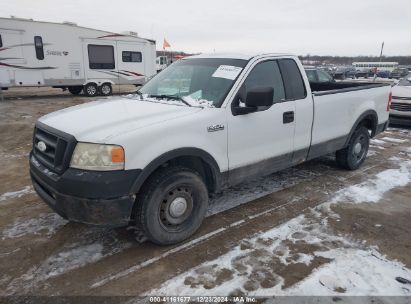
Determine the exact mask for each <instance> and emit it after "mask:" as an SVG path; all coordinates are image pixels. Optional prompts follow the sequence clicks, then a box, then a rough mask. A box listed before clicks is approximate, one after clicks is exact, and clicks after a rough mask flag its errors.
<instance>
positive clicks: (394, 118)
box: [390, 74, 411, 125]
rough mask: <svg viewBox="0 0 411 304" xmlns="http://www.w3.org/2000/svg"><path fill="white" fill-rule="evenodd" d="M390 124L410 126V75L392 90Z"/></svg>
mask: <svg viewBox="0 0 411 304" xmlns="http://www.w3.org/2000/svg"><path fill="white" fill-rule="evenodd" d="M390 123H392V124H406V125H411V74H408V75H407V77H405V78H402V79H400V81H399V82H398V84H396V85H395V86H394V87H393V88H392V102H391V109H390Z"/></svg>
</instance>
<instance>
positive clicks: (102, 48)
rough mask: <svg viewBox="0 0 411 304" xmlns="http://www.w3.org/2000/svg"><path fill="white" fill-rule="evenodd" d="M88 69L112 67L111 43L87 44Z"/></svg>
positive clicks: (113, 65) (112, 53)
mask: <svg viewBox="0 0 411 304" xmlns="http://www.w3.org/2000/svg"><path fill="white" fill-rule="evenodd" d="M88 60H89V66H90V69H114V67H115V64H114V47H113V46H111V45H92V44H89V45H88Z"/></svg>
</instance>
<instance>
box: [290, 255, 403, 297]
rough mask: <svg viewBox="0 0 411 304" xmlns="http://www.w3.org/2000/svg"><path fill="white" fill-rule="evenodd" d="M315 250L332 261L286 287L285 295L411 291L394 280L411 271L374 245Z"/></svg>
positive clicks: (352, 294)
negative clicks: (373, 246) (382, 253)
mask: <svg viewBox="0 0 411 304" xmlns="http://www.w3.org/2000/svg"><path fill="white" fill-rule="evenodd" d="M316 254H317V255H318V256H322V257H325V258H329V259H332V260H333V261H332V262H331V263H328V264H325V265H324V266H322V267H320V268H318V269H316V270H315V271H314V272H313V273H311V275H310V276H309V277H308V278H306V279H305V280H303V281H302V282H300V283H299V284H297V285H296V286H293V287H292V288H289V289H287V290H285V291H284V294H285V295H301V296H304V295H313V294H314V295H317V296H329V295H339V294H340V295H341V294H344V295H350V296H363V295H382V296H399V295H408V296H409V295H411V287H408V288H407V287H406V286H405V285H403V284H400V283H398V282H397V281H396V280H395V278H396V277H398V276H400V277H405V278H407V277H408V278H409V277H411V271H410V270H409V269H407V268H406V267H405V266H404V265H403V264H402V263H399V262H397V261H390V260H388V259H387V258H386V257H385V256H383V255H381V254H380V253H379V252H378V251H377V250H375V249H373V248H371V249H357V248H347V249H345V248H337V249H332V250H329V251H326V252H318V253H316Z"/></svg>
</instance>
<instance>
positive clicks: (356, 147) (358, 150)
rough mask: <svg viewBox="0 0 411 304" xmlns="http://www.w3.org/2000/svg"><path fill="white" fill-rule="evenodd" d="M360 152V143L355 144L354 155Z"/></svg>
mask: <svg viewBox="0 0 411 304" xmlns="http://www.w3.org/2000/svg"><path fill="white" fill-rule="evenodd" d="M361 150H362V146H361V143H356V144H355V146H354V153H355V154H360V152H361Z"/></svg>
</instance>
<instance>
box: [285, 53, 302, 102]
mask: <svg viewBox="0 0 411 304" xmlns="http://www.w3.org/2000/svg"><path fill="white" fill-rule="evenodd" d="M279 63H280V68H281V74H282V75H283V79H284V86H285V94H286V97H287V99H288V100H294V99H303V98H305V97H306V94H307V92H306V90H305V85H304V81H303V78H302V76H301V73H300V69H299V68H298V66H297V64H296V63H295V61H294V60H292V59H281V60H280V61H279Z"/></svg>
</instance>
